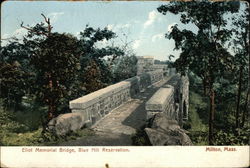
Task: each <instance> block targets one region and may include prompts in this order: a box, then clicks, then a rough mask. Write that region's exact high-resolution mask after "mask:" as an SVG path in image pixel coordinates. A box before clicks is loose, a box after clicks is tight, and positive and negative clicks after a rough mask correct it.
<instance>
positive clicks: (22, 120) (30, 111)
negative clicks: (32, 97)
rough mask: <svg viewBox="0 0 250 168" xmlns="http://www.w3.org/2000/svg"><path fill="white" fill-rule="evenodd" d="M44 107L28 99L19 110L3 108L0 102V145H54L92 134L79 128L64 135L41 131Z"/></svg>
mask: <svg viewBox="0 0 250 168" xmlns="http://www.w3.org/2000/svg"><path fill="white" fill-rule="evenodd" d="M0 101H1V100H0ZM44 114H46V108H45V107H42V106H39V105H38V104H36V103H34V102H33V101H30V103H26V104H25V106H23V107H22V108H21V109H20V110H19V111H15V112H14V111H12V110H6V109H5V110H4V109H3V108H2V106H1V103H0V125H1V129H0V145H1V146H42V145H56V144H58V143H60V142H64V141H69V140H74V139H77V138H79V137H84V136H92V135H94V133H93V131H91V130H90V129H81V130H78V131H76V132H71V133H69V134H67V135H65V136H60V137H58V136H55V135H53V134H51V133H49V132H46V133H42V130H43V129H42V122H41V117H42V115H44Z"/></svg>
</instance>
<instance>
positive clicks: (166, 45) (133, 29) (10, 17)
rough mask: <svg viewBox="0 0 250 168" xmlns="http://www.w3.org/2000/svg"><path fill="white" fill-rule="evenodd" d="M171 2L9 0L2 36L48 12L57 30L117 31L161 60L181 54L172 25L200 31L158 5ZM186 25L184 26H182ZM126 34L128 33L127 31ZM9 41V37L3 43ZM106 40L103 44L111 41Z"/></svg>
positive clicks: (18, 32) (117, 41) (119, 42)
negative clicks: (171, 37)
mask: <svg viewBox="0 0 250 168" xmlns="http://www.w3.org/2000/svg"><path fill="white" fill-rule="evenodd" d="M166 3H168V2H161V1H143V2H138V1H134V2H131V1H116V2H115V1H112V2H108V1H95V2H90V1H88V2H86V1H78V2H73V1H71V2H66V1H63V2H59V1H57V2H56V1H40V2H38V1H5V2H4V3H2V6H1V39H6V38H9V37H13V36H15V37H18V38H20V39H21V37H22V36H23V35H25V34H26V33H27V31H26V30H25V29H23V28H21V27H20V24H21V23H22V22H23V23H24V25H30V26H33V25H35V24H36V23H40V22H42V21H43V20H44V19H43V17H42V16H41V13H43V14H44V15H45V16H47V17H49V18H50V19H51V23H52V26H53V30H52V31H54V32H60V33H63V32H66V33H71V34H73V35H75V36H79V33H80V32H81V31H83V30H84V28H85V27H86V25H87V24H88V25H89V26H91V27H94V28H101V29H102V28H105V27H107V28H108V29H109V30H112V31H114V32H115V33H116V34H117V38H116V39H114V40H113V41H112V42H113V43H114V44H115V45H118V46H120V45H122V44H124V43H125V41H127V42H129V44H130V46H131V48H132V49H133V50H134V52H135V54H136V55H137V56H153V57H154V58H155V59H158V60H167V59H168V56H169V55H170V54H171V55H175V56H176V57H175V59H176V58H177V57H178V55H179V51H174V50H173V49H174V41H173V40H169V39H166V38H165V34H166V33H167V32H169V31H171V26H172V25H174V24H178V25H179V26H180V27H181V28H186V29H190V30H193V31H196V28H195V27H194V26H192V25H186V26H184V25H182V24H181V23H180V21H179V16H175V15H173V14H167V15H162V14H161V13H159V12H158V11H157V7H159V6H160V5H162V4H166ZM182 26H183V27H182ZM124 34H125V35H126V36H125V35H124ZM4 43H6V40H4V42H3V43H2V44H4ZM110 43H111V42H107V41H102V42H100V44H99V45H104V46H105V45H109V44H110Z"/></svg>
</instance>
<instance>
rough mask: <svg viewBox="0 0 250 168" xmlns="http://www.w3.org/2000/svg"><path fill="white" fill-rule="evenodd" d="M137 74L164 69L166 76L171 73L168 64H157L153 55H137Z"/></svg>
mask: <svg viewBox="0 0 250 168" xmlns="http://www.w3.org/2000/svg"><path fill="white" fill-rule="evenodd" d="M137 59H138V61H137V75H140V74H142V73H144V72H149V71H156V70H162V71H163V74H164V75H165V76H168V75H169V69H168V65H166V64H155V63H154V62H155V61H154V57H153V56H140V57H137Z"/></svg>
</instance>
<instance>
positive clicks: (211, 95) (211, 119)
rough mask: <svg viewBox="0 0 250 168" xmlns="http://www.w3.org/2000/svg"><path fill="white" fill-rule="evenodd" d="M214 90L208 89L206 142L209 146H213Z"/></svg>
mask: <svg viewBox="0 0 250 168" xmlns="http://www.w3.org/2000/svg"><path fill="white" fill-rule="evenodd" d="M214 98H215V94H214V90H213V89H210V95H209V103H210V108H209V135H208V141H209V145H213V132H214V130H213V129H214V112H215V104H214Z"/></svg>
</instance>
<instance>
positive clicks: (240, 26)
mask: <svg viewBox="0 0 250 168" xmlns="http://www.w3.org/2000/svg"><path fill="white" fill-rule="evenodd" d="M249 14H250V11H249V8H245V9H244V10H243V11H242V12H241V13H240V14H236V15H235V16H234V17H232V23H233V24H232V26H233V27H234V29H233V32H234V38H233V44H234V46H233V49H234V52H235V53H236V55H235V59H234V63H235V68H234V73H235V76H238V93H237V102H236V121H235V126H236V128H239V127H240V118H239V116H240V101H241V95H242V87H244V84H245V86H246V88H247V89H246V90H247V93H246V98H245V104H244V109H243V114H242V119H241V120H242V123H241V126H244V123H245V118H246V113H247V111H248V109H247V104H248V101H249V100H248V99H249V94H250V93H249V92H250V88H249V87H250V85H249V84H248V86H247V83H248V82H249V80H250V79H249V74H250V72H249V68H250V63H249V59H250V58H249V57H250V56H249V47H250V46H249V17H250V16H249ZM242 85H243V86H242Z"/></svg>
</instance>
